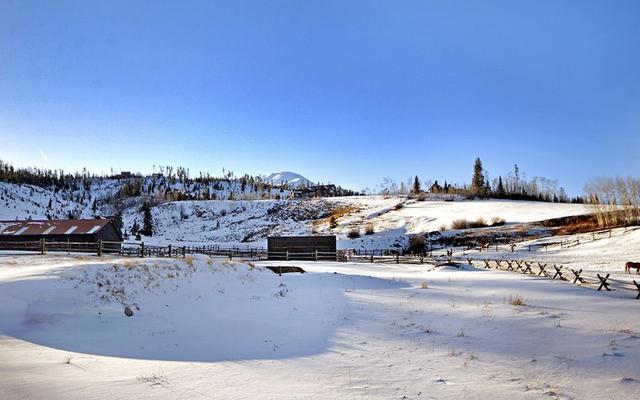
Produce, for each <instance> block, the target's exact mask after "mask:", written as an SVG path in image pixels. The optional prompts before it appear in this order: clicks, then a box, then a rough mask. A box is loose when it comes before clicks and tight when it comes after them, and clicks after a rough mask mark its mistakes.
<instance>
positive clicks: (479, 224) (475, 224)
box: [469, 217, 489, 228]
mask: <svg viewBox="0 0 640 400" xmlns="http://www.w3.org/2000/svg"><path fill="white" fill-rule="evenodd" d="M487 226H489V225H488V224H487V221H486V220H485V219H484V218H482V217H480V218H477V219H476V220H475V221H472V222H469V228H486V227H487Z"/></svg>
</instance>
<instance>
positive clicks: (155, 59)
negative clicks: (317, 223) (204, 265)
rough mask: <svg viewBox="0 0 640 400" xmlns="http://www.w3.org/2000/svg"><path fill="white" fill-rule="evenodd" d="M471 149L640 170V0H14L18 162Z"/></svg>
mask: <svg viewBox="0 0 640 400" xmlns="http://www.w3.org/2000/svg"><path fill="white" fill-rule="evenodd" d="M160 3H162V4H160ZM40 150H42V153H44V154H41V151H40ZM475 157H480V158H481V159H482V160H483V161H484V163H485V166H486V167H487V169H488V171H489V173H490V175H491V177H496V176H497V175H498V174H504V173H506V172H508V171H509V170H511V168H512V166H513V163H514V162H517V163H518V164H519V165H520V166H521V169H522V170H523V171H525V172H526V173H527V174H528V175H529V176H535V175H543V176H547V177H549V178H557V179H559V180H560V183H561V184H563V185H564V186H565V187H566V188H567V189H568V191H569V192H570V193H571V194H579V193H580V192H581V190H582V185H583V183H584V181H585V180H587V179H589V178H591V177H595V176H602V175H606V176H613V175H635V176H637V175H639V174H640V161H639V159H640V1H637V0H631V1H623V0H616V1H609V0H603V1H585V0H574V1H561V0H547V1H544V0H542V1H540V0H536V1H511V0H504V1H488V0H485V1H473V0H468V1H456V0H442V1H429V0H421V1H347V0H339V1H229V2H218V1H203V2H187V1H176V2H169V1H162V2H145V1H126V2H118V1H106V2H86V1H37V2H33V1H23V0H19V1H18V0H15V1H9V0H0V158H1V159H3V160H6V161H10V162H13V163H14V164H17V165H21V166H24V165H38V166H43V167H49V168H64V169H67V170H74V169H81V168H82V167H83V166H86V167H88V168H89V169H90V170H94V171H105V172H107V171H109V169H110V167H114V168H115V169H116V170H120V169H123V170H133V171H143V172H146V171H151V166H152V165H154V164H156V165H157V164H162V165H167V164H172V165H183V166H186V167H189V168H190V170H191V171H192V172H195V171H198V170H206V171H211V172H214V173H220V172H221V171H222V168H223V167H224V168H227V169H232V170H234V171H235V172H237V173H241V172H248V173H254V174H257V173H262V174H267V173H269V172H274V171H280V170H293V171H296V172H299V173H301V174H303V175H305V176H307V177H308V178H310V179H312V180H317V181H325V182H326V181H332V182H335V183H339V184H343V185H346V186H349V187H352V188H355V189H360V188H363V187H367V186H368V187H373V185H375V184H376V183H378V182H380V181H381V179H382V177H383V176H392V177H395V178H397V179H405V178H406V177H407V176H410V175H415V174H418V175H419V176H420V177H423V178H437V179H440V180H444V179H448V180H449V181H457V182H463V181H469V180H470V176H471V172H472V164H473V160H474V159H475Z"/></svg>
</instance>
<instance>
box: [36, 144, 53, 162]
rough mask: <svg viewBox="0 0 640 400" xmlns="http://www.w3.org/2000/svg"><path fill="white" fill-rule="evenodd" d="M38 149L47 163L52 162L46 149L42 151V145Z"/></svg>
mask: <svg viewBox="0 0 640 400" xmlns="http://www.w3.org/2000/svg"><path fill="white" fill-rule="evenodd" d="M38 151H39V152H40V155H41V156H42V158H43V159H44V160H45V161H46V162H47V164H51V161H50V160H49V157H47V155H46V154H44V151H42V149H41V148H40V147H38Z"/></svg>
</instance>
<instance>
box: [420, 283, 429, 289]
mask: <svg viewBox="0 0 640 400" xmlns="http://www.w3.org/2000/svg"><path fill="white" fill-rule="evenodd" d="M420 289H429V284H428V283H427V282H422V283H421V284H420Z"/></svg>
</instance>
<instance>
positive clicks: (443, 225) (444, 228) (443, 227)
mask: <svg viewBox="0 0 640 400" xmlns="http://www.w3.org/2000/svg"><path fill="white" fill-rule="evenodd" d="M438 229H439V230H440V232H444V231H446V230H447V226H446V225H445V224H442V225H440V228H438Z"/></svg>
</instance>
